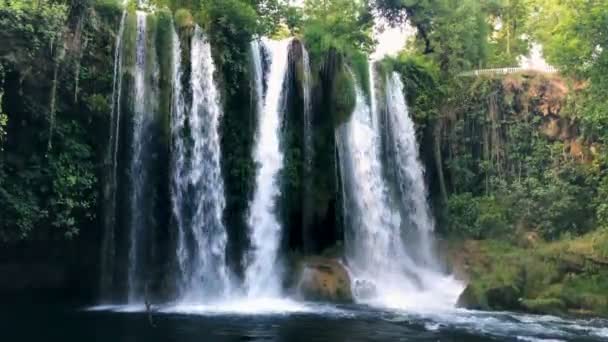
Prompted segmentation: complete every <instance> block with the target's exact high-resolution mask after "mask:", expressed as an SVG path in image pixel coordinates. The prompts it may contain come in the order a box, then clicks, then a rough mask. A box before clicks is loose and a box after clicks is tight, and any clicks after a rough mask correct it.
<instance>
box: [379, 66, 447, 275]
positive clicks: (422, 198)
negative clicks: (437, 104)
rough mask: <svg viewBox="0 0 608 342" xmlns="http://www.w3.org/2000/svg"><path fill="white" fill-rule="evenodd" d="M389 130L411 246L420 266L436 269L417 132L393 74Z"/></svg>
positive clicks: (388, 95)
mask: <svg viewBox="0 0 608 342" xmlns="http://www.w3.org/2000/svg"><path fill="white" fill-rule="evenodd" d="M385 89H386V106H387V110H386V112H387V113H386V114H387V126H388V127H387V128H388V129H390V132H391V134H390V138H391V142H390V143H391V144H392V147H393V151H394V156H393V158H394V161H395V162H394V163H393V164H392V165H393V166H394V167H395V168H396V170H395V176H396V181H397V184H398V190H399V193H400V199H401V205H402V206H403V209H404V211H405V212H406V213H408V219H409V223H410V225H411V227H410V230H411V232H412V233H413V234H408V238H410V239H415V240H416V241H413V242H412V243H410V245H418V246H419V247H418V248H416V249H415V252H416V256H417V257H418V261H419V262H423V263H424V264H426V265H427V266H429V267H433V266H436V265H437V262H436V261H435V260H434V256H433V253H432V250H433V246H432V237H431V234H432V232H433V230H434V226H435V222H434V220H433V217H432V215H431V210H430V208H429V205H428V202H427V198H428V193H427V189H426V186H425V183H424V169H423V166H422V163H421V162H420V160H419V156H418V154H419V153H418V142H417V141H416V129H415V127H414V122H413V121H412V119H411V117H410V115H409V111H408V108H407V105H406V103H405V97H404V88H403V83H402V82H401V78H400V77H399V74H397V73H393V74H392V75H391V76H390V77H387V80H386V88H385Z"/></svg>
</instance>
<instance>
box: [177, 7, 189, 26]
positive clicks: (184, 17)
mask: <svg viewBox="0 0 608 342" xmlns="http://www.w3.org/2000/svg"><path fill="white" fill-rule="evenodd" d="M174 19H175V26H176V27H177V28H178V29H183V28H185V27H190V26H193V25H194V18H193V17H192V13H190V11H189V10H187V9H185V8H180V9H178V10H177V11H175V14H174Z"/></svg>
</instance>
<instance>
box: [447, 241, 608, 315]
mask: <svg viewBox="0 0 608 342" xmlns="http://www.w3.org/2000/svg"><path fill="white" fill-rule="evenodd" d="M607 242H608V235H606V232H596V233H593V234H588V235H585V236H583V237H580V238H577V239H566V240H562V241H559V242H553V243H543V242H537V243H536V244H535V245H533V246H528V247H529V248H522V247H518V246H515V245H513V244H510V243H506V242H504V240H503V241H499V240H484V241H474V242H473V241H468V242H466V243H465V245H464V246H460V245H459V246H457V247H455V248H453V250H454V253H455V254H456V255H458V257H460V258H462V259H463V262H464V263H466V265H467V268H468V274H469V275H470V280H469V289H467V291H465V292H466V294H467V297H468V298H466V299H467V302H468V303H467V304H468V305H469V306H477V307H478V308H482V309H507V310H526V311H531V312H535V313H544V314H568V313H569V314H573V313H591V314H594V315H606V314H608V300H607V299H606V296H605V289H606V286H608V273H607V272H606V270H605V267H604V266H603V265H604V263H605V262H606V261H608V260H606V255H602V254H601V253H600V252H599V246H606V243H607ZM506 289H512V291H506ZM509 292H512V293H511V294H512V295H515V298H514V299H515V300H513V301H505V300H504V298H496V296H493V294H496V293H501V294H502V295H505V296H508V295H509ZM497 299H498V300H497ZM505 302H507V303H508V304H510V305H511V306H508V307H505V306H504V304H505ZM472 304H476V305H472Z"/></svg>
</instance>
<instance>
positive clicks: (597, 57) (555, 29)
mask: <svg viewBox="0 0 608 342" xmlns="http://www.w3.org/2000/svg"><path fill="white" fill-rule="evenodd" d="M536 5H537V6H536V11H535V12H534V13H533V16H532V19H531V23H532V26H533V34H534V37H535V38H536V39H537V40H538V41H539V42H540V43H542V45H543V52H544V55H545V56H546V58H547V60H548V61H549V62H550V63H552V64H553V65H555V66H557V67H559V68H560V70H562V71H563V72H565V73H567V74H569V75H573V76H575V77H576V78H578V79H581V80H585V81H588V83H587V84H586V89H585V91H584V92H582V93H581V94H580V96H579V98H578V102H579V104H577V107H578V110H577V114H578V117H580V118H581V119H582V124H583V127H582V128H583V132H584V133H585V135H586V136H587V137H589V138H590V139H593V140H599V141H601V142H603V143H606V142H608V95H607V94H608V80H606V77H604V75H606V73H607V72H608V36H607V35H606V33H605V32H606V23H607V22H608V6H606V2H605V1H602V0H590V1H556V0H538V1H537V4H536Z"/></svg>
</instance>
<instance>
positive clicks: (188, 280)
mask: <svg viewBox="0 0 608 342" xmlns="http://www.w3.org/2000/svg"><path fill="white" fill-rule="evenodd" d="M173 37H174V38H173V44H174V45H173V50H174V51H173V56H174V61H173V63H174V81H173V84H174V104H173V115H172V135H173V162H174V165H173V179H172V201H173V212H174V216H175V219H176V223H177V229H178V239H177V250H176V254H177V260H178V264H179V273H180V275H179V278H180V279H179V290H180V295H181V297H182V300H187V301H200V300H204V299H214V300H218V299H221V298H222V297H225V296H226V295H227V293H228V292H229V290H230V286H229V285H230V283H229V279H228V275H227V268H226V255H225V254H226V243H227V234H226V229H225V227H224V223H223V221H222V215H223V211H224V207H225V198H224V184H223V179H222V174H221V166H220V157H221V152H220V136H219V132H218V131H219V124H220V118H221V115H222V111H221V108H220V102H219V94H218V91H217V87H216V85H215V82H214V80H213V74H214V72H215V66H214V64H213V59H212V57H211V46H210V44H209V42H208V41H207V39H206V38H205V37H204V35H203V32H202V30H201V29H200V28H199V27H196V29H195V31H194V36H193V37H192V47H191V60H190V62H191V80H190V87H191V90H192V105H191V108H189V109H187V108H185V107H186V105H185V101H184V94H183V89H182V83H181V78H182V73H181V67H180V66H181V58H180V56H181V50H180V46H179V39H178V37H177V34H176V33H174V34H173Z"/></svg>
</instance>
